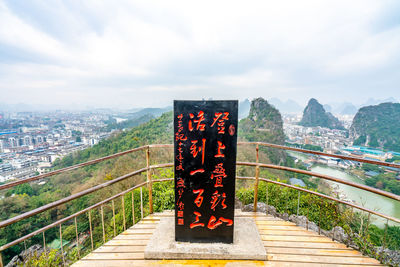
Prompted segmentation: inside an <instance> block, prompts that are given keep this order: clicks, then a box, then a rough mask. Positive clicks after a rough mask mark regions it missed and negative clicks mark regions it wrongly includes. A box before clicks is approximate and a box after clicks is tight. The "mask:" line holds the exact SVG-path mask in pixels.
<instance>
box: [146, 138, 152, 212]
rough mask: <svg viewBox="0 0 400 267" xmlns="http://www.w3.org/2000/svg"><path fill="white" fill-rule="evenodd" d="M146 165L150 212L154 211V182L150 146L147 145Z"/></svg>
mask: <svg viewBox="0 0 400 267" xmlns="http://www.w3.org/2000/svg"><path fill="white" fill-rule="evenodd" d="M146 165H147V186H148V188H149V211H150V214H152V213H153V182H152V180H151V172H150V169H149V168H150V147H149V146H147V149H146Z"/></svg>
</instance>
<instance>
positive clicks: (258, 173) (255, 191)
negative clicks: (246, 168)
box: [253, 145, 260, 212]
mask: <svg viewBox="0 0 400 267" xmlns="http://www.w3.org/2000/svg"><path fill="white" fill-rule="evenodd" d="M258 162H259V159H258V145H257V146H256V163H258ZM259 175H260V167H259V166H256V181H255V183H254V207H253V211H254V212H256V211H257V201H258V178H259Z"/></svg>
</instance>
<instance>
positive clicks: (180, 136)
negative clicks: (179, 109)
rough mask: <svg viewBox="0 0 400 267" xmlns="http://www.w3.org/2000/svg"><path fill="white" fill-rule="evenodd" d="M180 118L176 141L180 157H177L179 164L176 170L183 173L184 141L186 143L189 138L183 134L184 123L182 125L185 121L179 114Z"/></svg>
mask: <svg viewBox="0 0 400 267" xmlns="http://www.w3.org/2000/svg"><path fill="white" fill-rule="evenodd" d="M177 118H178V127H177V128H178V131H177V132H176V133H175V141H176V142H178V141H179V143H178V155H177V156H176V159H177V160H178V162H179V164H177V166H176V170H177V171H183V170H184V169H183V156H182V154H183V148H182V146H183V143H182V141H186V140H187V137H186V136H185V135H184V134H183V133H182V131H183V123H182V119H183V115H182V114H179V115H178V116H177Z"/></svg>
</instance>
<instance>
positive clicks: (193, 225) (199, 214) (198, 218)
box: [190, 211, 204, 229]
mask: <svg viewBox="0 0 400 267" xmlns="http://www.w3.org/2000/svg"><path fill="white" fill-rule="evenodd" d="M193 213H194V215H196V220H195V221H194V222H192V223H191V224H190V229H193V228H195V227H199V226H200V227H204V223H201V222H200V217H201V213H200V212H197V211H194V212H193Z"/></svg>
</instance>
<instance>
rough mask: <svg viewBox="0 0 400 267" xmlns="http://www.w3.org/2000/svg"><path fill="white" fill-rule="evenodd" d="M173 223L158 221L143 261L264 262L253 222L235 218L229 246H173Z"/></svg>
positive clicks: (207, 244) (186, 243)
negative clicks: (214, 260) (232, 235)
mask: <svg viewBox="0 0 400 267" xmlns="http://www.w3.org/2000/svg"><path fill="white" fill-rule="evenodd" d="M174 223H175V222H174V218H162V219H161V221H160V223H159V225H158V227H157V229H156V230H155V232H154V234H153V236H152V238H151V239H150V241H149V243H148V245H147V246H146V250H145V254H144V257H145V259H217V260H267V253H266V251H265V248H264V246H263V244H262V241H261V238H260V235H259V233H258V229H257V226H256V224H255V222H254V220H253V219H250V218H240V217H236V218H235V228H234V242H233V244H224V243H189V242H176V241H175V238H174V232H175V231H174Z"/></svg>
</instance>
